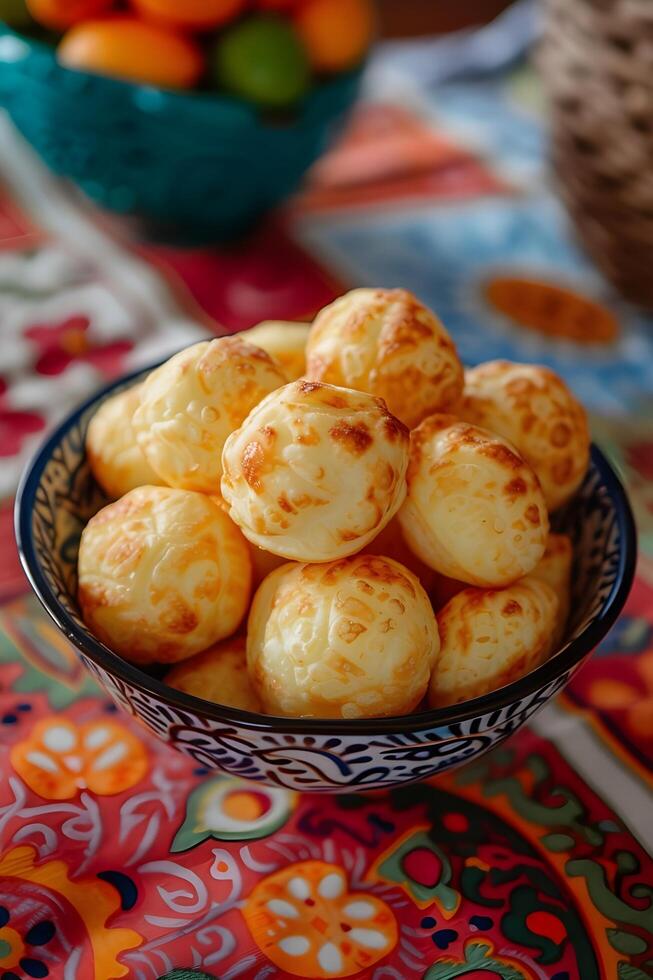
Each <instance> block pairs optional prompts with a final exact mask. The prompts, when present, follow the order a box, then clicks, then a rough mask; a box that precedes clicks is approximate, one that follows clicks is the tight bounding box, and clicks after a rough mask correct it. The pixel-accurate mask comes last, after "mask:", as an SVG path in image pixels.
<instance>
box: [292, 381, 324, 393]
mask: <svg viewBox="0 0 653 980" xmlns="http://www.w3.org/2000/svg"><path fill="white" fill-rule="evenodd" d="M297 387H298V389H299V390H300V391H301V392H302V393H303V394H304V395H310V394H312V393H313V392H314V391H320V389H321V388H324V387H326V386H325V385H323V384H322V382H321V381H298V382H297Z"/></svg>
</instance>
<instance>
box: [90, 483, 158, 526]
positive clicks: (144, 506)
mask: <svg viewBox="0 0 653 980" xmlns="http://www.w3.org/2000/svg"><path fill="white" fill-rule="evenodd" d="M151 510H152V500H151V499H149V498H148V497H143V496H142V495H141V494H140V493H139V492H138V491H132V492H131V493H128V494H125V496H124V497H121V498H120V500H116V501H115V502H114V503H112V504H107V506H106V507H103V508H102V510H100V511H98V513H97V514H95V516H94V517H92V518H91V519H90V521H89V522H88V525H87V526H88V527H91V526H92V525H93V526H96V527H99V526H101V525H102V524H108V523H110V522H111V521H115V520H117V519H120V520H121V521H124V519H125V518H126V517H129V516H131V515H134V514H143V515H144V514H147V513H148V512H149V511H151Z"/></svg>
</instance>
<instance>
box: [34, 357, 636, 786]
mask: <svg viewBox="0 0 653 980" xmlns="http://www.w3.org/2000/svg"><path fill="white" fill-rule="evenodd" d="M147 373H148V372H147V371H143V372H139V373H138V374H137V375H135V376H132V377H131V378H127V379H123V380H121V381H119V382H117V383H115V384H113V385H111V386H110V387H109V388H107V389H105V390H104V391H103V392H101V393H100V394H98V395H96V396H94V397H93V398H92V399H91V400H89V401H88V402H86V404H84V405H83V406H82V407H81V408H80V409H78V410H77V411H76V412H74V413H73V414H72V415H71V416H69V418H68V419H67V420H65V421H64V422H63V423H62V424H61V426H60V427H59V428H58V429H57V431H56V432H54V434H53V435H52V436H51V437H50V438H49V439H48V441H47V442H46V443H45V444H44V446H43V447H42V448H41V450H40V452H39V453H38V454H37V456H36V457H35V459H34V461H33V463H32V465H31V467H30V468H29V470H28V472H27V473H26V474H25V477H24V478H23V482H22V485H21V488H20V490H19V494H18V499H17V504H16V534H17V539H18V544H19V549H20V552H21V557H22V561H23V565H24V567H25V570H26V572H27V575H28V577H29V578H30V581H31V583H32V586H33V587H34V589H35V591H36V593H37V595H38V596H39V598H40V600H41V602H42V603H43V605H44V606H45V608H46V609H47V611H48V612H49V613H50V615H51V616H52V618H53V619H54V620H55V622H56V623H57V624H58V626H59V627H60V629H61V630H62V631H63V633H64V634H65V635H66V636H67V637H68V638H69V639H70V640H71V641H72V642H73V643H74V644H75V646H76V647H77V648H78V650H79V653H80V657H81V660H82V661H83V663H84V664H85V665H86V667H87V668H88V669H89V670H90V671H91V672H92V673H93V674H94V675H95V677H96V678H97V679H98V681H99V682H100V684H101V685H102V687H103V688H104V689H105V690H106V692H107V693H108V694H109V695H110V696H111V697H112V698H113V700H114V701H115V702H116V703H117V704H119V705H120V706H121V707H123V708H124V709H125V710H126V711H128V712H129V713H130V714H132V715H134V716H135V717H137V718H139V719H140V720H141V721H142V722H143V723H144V724H145V725H146V726H147V727H148V728H149V729H150V730H151V731H152V732H154V733H155V734H156V735H158V736H159V737H160V738H162V739H163V740H164V741H166V742H169V743H170V744H171V745H173V746H174V747H175V748H177V749H180V750H181V751H182V752H184V753H186V754H187V755H190V756H192V757H193V758H194V759H195V760H196V761H197V762H198V763H199V764H200V765H202V766H206V767H207V768H209V769H217V770H221V771H223V772H226V773H229V774H231V775H237V776H243V777H245V778H247V779H253V780H257V781H260V782H265V783H268V784H276V785H280V786H285V787H288V788H290V789H295V790H310V791H312V792H346V791H348V790H354V789H381V788H387V787H390V786H394V785H397V784H399V783H404V782H410V781H415V780H420V779H425V778H426V777H428V776H432V775H434V774H436V773H438V772H441V771H443V770H445V769H450V768H452V767H453V766H457V765H460V764H461V763H464V762H467V761H469V760H470V759H472V758H475V757H477V756H479V755H480V754H481V753H483V752H485V751H487V750H488V749H489V748H491V747H493V746H496V745H497V744H498V743H500V742H502V741H503V740H504V739H506V738H507V737H508V736H509V735H511V734H512V733H513V732H515V731H516V730H517V729H518V728H520V727H521V725H523V724H524V722H526V721H527V720H528V719H529V718H531V717H532V716H533V715H534V714H535V713H536V712H537V711H539V710H540V709H541V708H542V707H543V706H544V705H545V704H546V703H547V701H549V700H550V698H552V697H553V696H554V695H555V694H556V693H557V692H558V691H560V690H561V689H562V688H563V687H564V685H565V684H566V683H567V681H568V680H569V678H570V677H571V675H572V674H573V673H574V672H575V671H576V670H578V668H579V667H580V666H581V665H582V663H583V662H584V660H585V659H586V657H588V656H589V654H590V653H591V652H592V650H593V649H594V647H595V646H596V645H597V643H598V642H599V641H600V640H601V639H602V637H603V636H604V635H605V634H606V633H607V631H608V629H609V628H610V626H611V625H612V623H613V622H614V621H615V619H616V617H617V616H618V614H619V612H620V611H621V609H622V607H623V604H624V602H625V600H626V598H627V595H628V592H629V590H630V587H631V584H632V579H633V574H634V567H635V557H636V539H635V529H634V524H633V519H632V514H631V511H630V507H629V504H628V500H627V498H626V495H625V492H624V489H623V487H622V486H621V483H620V482H619V480H618V478H617V477H616V475H615V473H614V472H613V470H612V469H611V467H610V465H609V463H608V462H607V460H606V459H605V457H604V456H603V455H602V453H601V452H600V451H599V450H598V449H597V448H596V447H593V449H592V461H591V465H590V469H589V471H588V473H587V476H586V478H585V481H584V483H583V485H582V487H581V489H580V491H579V493H578V494H577V496H576V498H575V499H574V501H572V503H571V504H570V505H569V506H568V507H567V508H566V509H565V510H564V511H562V512H561V513H559V514H557V515H556V521H555V524H556V528H555V529H556V530H559V531H564V532H565V533H568V534H570V535H571V537H572V539H573V541H574V546H575V555H576V558H575V568H574V575H573V599H572V609H573V612H572V619H571V622H570V626H569V630H568V639H567V642H566V645H565V646H564V647H563V648H562V649H561V650H560V651H559V652H558V653H557V654H556V655H555V656H554V657H552V658H551V659H550V660H549V661H547V662H546V663H545V664H543V665H542V666H541V667H539V668H538V669H537V670H535V671H533V672H532V673H531V674H529V675H528V676H526V677H524V678H522V679H521V680H519V681H516V682H514V683H512V684H509V685H507V686H506V687H504V688H502V689H500V690H498V691H495V692H493V693H491V694H488V695H485V696H483V697H480V698H476V699H474V700H473V701H468V702H466V703H465V704H462V705H455V706H452V707H451V708H445V709H440V710H437V711H428V712H423V713H420V714H415V715H409V716H405V717H400V718H382V719H365V720H356V721H346V722H345V721H333V720H328V721H326V720H314V719H286V718H284V719H280V718H272V717H266V716H263V715H254V714H250V713H248V712H244V711H239V710H237V709H234V708H226V707H223V706H221V705H215V704H211V703H209V702H205V701H202V700H200V699H197V698H193V697H191V696H189V695H186V694H183V693H182V692H179V691H174V690H172V689H171V688H169V687H167V686H166V685H165V684H163V683H162V682H161V681H160V680H158V679H156V678H155V677H152V676H150V675H148V674H146V673H144V672H143V671H142V670H140V669H139V668H137V667H135V666H132V665H131V664H129V663H127V662H126V661H124V660H122V658H120V657H118V656H117V655H116V654H114V653H112V652H111V651H110V650H109V649H108V648H107V647H105V646H104V645H103V644H101V643H100V642H99V641H98V640H96V639H95V637H94V636H93V635H92V634H91V633H90V632H89V631H88V630H87V628H86V627H85V625H84V623H83V621H82V620H81V618H80V615H79V609H78V607H77V603H76V598H75V596H76V561H77V549H78V543H79V537H80V534H81V531H82V529H83V527H84V524H85V523H86V521H87V520H88V519H89V518H90V517H91V516H92V515H93V514H94V513H95V512H96V511H97V510H98V509H99V508H100V507H101V506H102V505H103V504H104V503H105V502H106V500H105V498H104V496H103V494H102V492H101V491H100V489H99V488H98V486H97V484H96V483H95V481H94V479H93V477H92V476H91V473H90V470H89V467H88V464H87V462H86V458H85V453H84V436H85V432H86V427H87V425H88V422H89V420H90V418H91V416H92V415H93V413H94V412H95V411H96V409H97V408H98V406H99V404H100V403H101V402H102V401H103V400H104V399H105V398H106V397H107V396H108V395H109V394H114V393H115V392H116V391H118V390H120V389H121V388H124V387H126V386H127V385H129V384H132V383H134V382H136V381H138V380H140V379H141V378H142V377H144V376H145V374H147Z"/></svg>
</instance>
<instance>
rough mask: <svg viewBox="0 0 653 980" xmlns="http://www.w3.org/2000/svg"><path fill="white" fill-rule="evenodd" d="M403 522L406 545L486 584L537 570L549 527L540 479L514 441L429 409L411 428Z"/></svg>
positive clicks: (465, 578)
mask: <svg viewBox="0 0 653 980" xmlns="http://www.w3.org/2000/svg"><path fill="white" fill-rule="evenodd" d="M399 520H400V521H401V526H402V528H403V531H404V535H405V537H406V541H407V542H408V545H409V547H410V548H411V549H412V550H413V551H414V552H415V553H416V554H417V555H418V556H419V557H420V558H421V559H422V561H424V562H426V564H427V565H429V566H430V567H431V568H434V569H435V570H436V572H440V573H441V574H442V575H446V576H447V577H448V578H454V579H458V580H459V581H461V582H466V583H468V584H469V585H480V586H486V587H489V588H498V587H500V586H502V585H509V584H510V583H511V582H514V581H516V580H517V579H519V578H522V576H524V575H527V574H528V572H530V571H532V570H533V569H534V568H535V566H536V565H537V563H538V561H539V560H540V558H541V557H542V555H543V554H544V548H545V546H546V539H547V535H548V533H549V519H548V514H547V510H546V504H545V502H544V497H543V496H542V491H541V489H540V485H539V483H538V480H537V477H536V476H535V474H534V473H533V470H532V469H531V468H530V466H529V465H528V463H526V462H525V461H524V460H523V459H522V457H521V456H520V455H519V454H518V453H517V450H516V449H515V448H514V446H511V445H510V443H509V442H507V441H506V440H505V439H502V438H501V437H500V436H495V435H494V434H493V433H491V432H488V431H486V430H485V429H479V428H477V427H476V426H474V425H468V424H467V423H466V422H458V421H457V420H456V419H455V418H453V417H452V416H450V415H432V416H431V417H430V418H428V419H425V420H424V422H422V424H421V425H420V426H419V427H418V428H417V429H415V430H414V431H413V432H412V433H411V438H410V464H409V467H408V496H407V497H406V502H405V504H404V505H403V507H402V509H401V512H400V514H399Z"/></svg>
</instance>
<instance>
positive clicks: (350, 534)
mask: <svg viewBox="0 0 653 980" xmlns="http://www.w3.org/2000/svg"><path fill="white" fill-rule="evenodd" d="M338 537H339V538H340V540H341V541H355V540H356V539H357V538H359V537H360V535H359V534H357V533H356V531H348V530H347V529H346V528H345V529H344V530H343V531H339V532H338Z"/></svg>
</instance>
